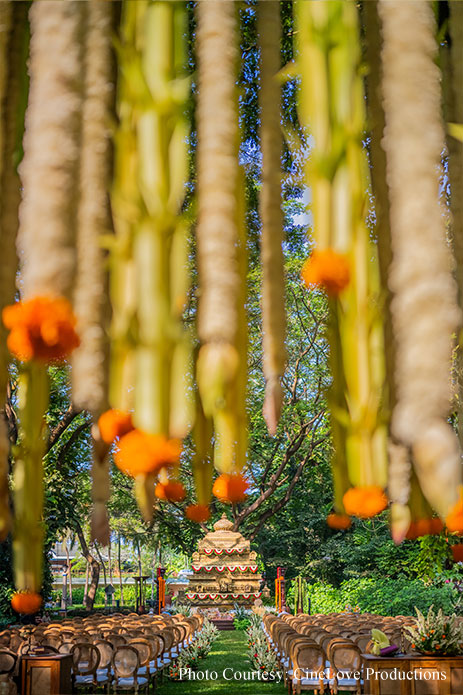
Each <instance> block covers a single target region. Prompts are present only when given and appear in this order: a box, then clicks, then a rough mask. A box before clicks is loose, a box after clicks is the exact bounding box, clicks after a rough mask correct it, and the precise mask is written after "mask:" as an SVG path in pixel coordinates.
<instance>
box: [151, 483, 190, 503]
mask: <svg viewBox="0 0 463 695" xmlns="http://www.w3.org/2000/svg"><path fill="white" fill-rule="evenodd" d="M154 494H155V495H156V497H158V498H159V499H160V500H168V501H169V502H181V501H182V500H184V499H185V488H184V487H183V485H182V483H179V482H177V481H176V480H169V482H167V483H158V484H157V485H156V489H155V491H154Z"/></svg>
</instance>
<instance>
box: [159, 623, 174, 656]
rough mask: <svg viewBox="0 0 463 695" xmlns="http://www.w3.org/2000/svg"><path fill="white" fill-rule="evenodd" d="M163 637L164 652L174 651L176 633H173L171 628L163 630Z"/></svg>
mask: <svg viewBox="0 0 463 695" xmlns="http://www.w3.org/2000/svg"><path fill="white" fill-rule="evenodd" d="M161 635H162V638H163V640H164V649H163V651H165V652H168V651H170V650H171V649H172V647H173V644H174V633H173V632H172V630H171V628H169V627H165V628H163V630H162V632H161Z"/></svg>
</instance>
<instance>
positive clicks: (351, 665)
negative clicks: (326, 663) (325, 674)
mask: <svg viewBox="0 0 463 695" xmlns="http://www.w3.org/2000/svg"><path fill="white" fill-rule="evenodd" d="M329 660H330V664H331V666H332V667H333V670H334V673H335V675H336V673H337V671H358V670H360V667H361V664H362V657H361V653H360V649H359V648H358V646H357V645H356V644H353V643H352V642H335V644H332V645H331V646H330V656H329Z"/></svg>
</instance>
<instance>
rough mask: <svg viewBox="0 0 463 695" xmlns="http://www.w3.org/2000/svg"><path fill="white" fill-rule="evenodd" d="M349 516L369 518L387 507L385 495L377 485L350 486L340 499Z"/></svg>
mask: <svg viewBox="0 0 463 695" xmlns="http://www.w3.org/2000/svg"><path fill="white" fill-rule="evenodd" d="M342 502H343V504H344V509H345V510H346V513H347V514H349V516H358V517H360V519H369V518H370V517H372V516H375V515H376V514H379V512H382V511H383V509H386V507H387V497H386V495H385V494H384V492H383V490H382V488H381V487H379V485H365V486H362V487H351V488H350V490H348V491H347V492H346V493H345V495H344V497H343V500H342Z"/></svg>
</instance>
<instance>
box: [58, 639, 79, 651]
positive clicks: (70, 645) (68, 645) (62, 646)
mask: <svg viewBox="0 0 463 695" xmlns="http://www.w3.org/2000/svg"><path fill="white" fill-rule="evenodd" d="M74 645H75V641H74V640H73V641H71V640H69V642H62V643H61V644H60V645H59V647H58V653H59V654H70V653H71V652H72V648H73V646H74Z"/></svg>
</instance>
